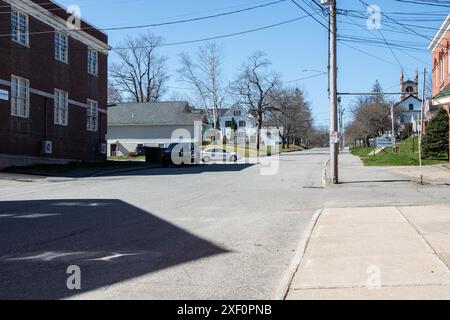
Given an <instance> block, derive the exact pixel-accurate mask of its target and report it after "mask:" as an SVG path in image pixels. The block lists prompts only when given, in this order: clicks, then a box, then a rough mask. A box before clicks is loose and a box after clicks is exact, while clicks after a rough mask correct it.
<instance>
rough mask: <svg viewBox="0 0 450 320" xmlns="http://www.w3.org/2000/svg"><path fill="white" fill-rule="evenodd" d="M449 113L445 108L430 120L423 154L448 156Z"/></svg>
mask: <svg viewBox="0 0 450 320" xmlns="http://www.w3.org/2000/svg"><path fill="white" fill-rule="evenodd" d="M448 130H449V128H448V114H447V111H446V110H445V109H441V110H439V112H438V114H437V115H436V116H434V118H433V119H431V120H430V122H429V123H428V126H427V128H426V134H425V137H424V138H423V154H424V156H425V157H427V158H433V157H434V158H436V157H440V156H442V155H443V154H446V155H447V157H448V151H449V150H448Z"/></svg>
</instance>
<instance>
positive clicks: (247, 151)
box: [202, 145, 303, 158]
mask: <svg viewBox="0 0 450 320" xmlns="http://www.w3.org/2000/svg"><path fill="white" fill-rule="evenodd" d="M211 148H217V149H225V150H226V151H228V152H237V153H239V154H240V155H241V157H243V158H251V157H256V156H257V152H256V147H255V146H243V145H225V146H223V145H208V146H203V147H202V149H203V150H205V149H211ZM268 148H269V149H270V147H266V146H261V149H260V151H259V152H260V155H262V156H264V155H266V154H267V149H268ZM302 150H303V148H302V147H299V146H290V147H289V148H285V149H282V148H281V147H280V153H285V152H294V151H302Z"/></svg>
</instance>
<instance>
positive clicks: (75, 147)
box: [0, 0, 110, 168]
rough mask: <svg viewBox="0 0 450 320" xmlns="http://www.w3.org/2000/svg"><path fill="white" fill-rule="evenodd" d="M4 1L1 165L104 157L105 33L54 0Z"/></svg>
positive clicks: (0, 59) (0, 56) (0, 61)
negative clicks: (75, 26)
mask: <svg viewBox="0 0 450 320" xmlns="http://www.w3.org/2000/svg"><path fill="white" fill-rule="evenodd" d="M0 7H1V8H2V10H1V11H2V12H1V19H0V168H2V167H6V166H11V165H28V164H33V163H60V162H61V163H64V162H67V161H71V160H76V161H102V160H105V157H106V152H105V145H104V144H105V142H106V141H105V138H106V128H107V65H108V62H107V60H108V51H109V50H110V47H109V46H108V38H107V35H106V34H104V33H102V32H100V31H99V30H98V29H96V28H94V27H93V26H91V25H89V24H88V23H86V22H85V21H79V24H78V26H79V27H80V29H78V30H75V29H72V28H70V27H71V26H70V25H68V22H70V23H73V22H75V25H76V22H77V20H76V19H74V17H73V16H71V15H70V14H68V13H67V12H66V9H64V8H62V7H60V6H59V5H57V4H55V3H52V2H50V1H49V0H0ZM72 25H74V24H72Z"/></svg>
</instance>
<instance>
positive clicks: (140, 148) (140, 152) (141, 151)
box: [136, 145, 145, 156]
mask: <svg viewBox="0 0 450 320" xmlns="http://www.w3.org/2000/svg"><path fill="white" fill-rule="evenodd" d="M136 155H137V156H145V147H144V146H141V145H139V146H137V147H136Z"/></svg>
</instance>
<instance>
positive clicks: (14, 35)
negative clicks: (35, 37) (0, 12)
mask: <svg viewBox="0 0 450 320" xmlns="http://www.w3.org/2000/svg"><path fill="white" fill-rule="evenodd" d="M14 14H17V25H16V26H15V28H14V27H13V15H14ZM21 16H22V17H24V18H25V30H21V28H20V17H21ZM10 28H11V40H12V41H14V42H15V43H18V44H21V45H23V46H26V47H29V44H30V33H29V30H30V19H29V16H28V15H27V14H26V13H23V12H22V11H20V10H17V9H15V8H12V9H11V24H10ZM14 31H15V32H14ZM22 38H24V41H22Z"/></svg>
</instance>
